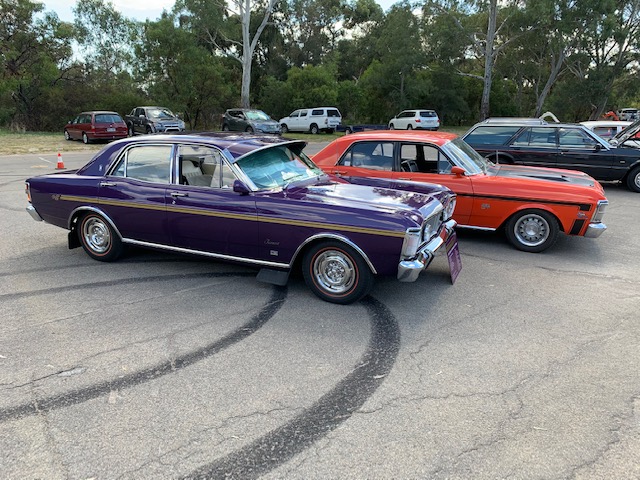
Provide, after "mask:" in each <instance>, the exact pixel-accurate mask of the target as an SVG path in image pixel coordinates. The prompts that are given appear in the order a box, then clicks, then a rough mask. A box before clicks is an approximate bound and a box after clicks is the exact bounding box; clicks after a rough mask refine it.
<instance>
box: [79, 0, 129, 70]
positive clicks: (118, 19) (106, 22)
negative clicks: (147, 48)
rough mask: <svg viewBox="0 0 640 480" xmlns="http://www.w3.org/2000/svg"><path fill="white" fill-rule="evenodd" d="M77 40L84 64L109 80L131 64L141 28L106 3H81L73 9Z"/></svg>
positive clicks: (94, 0) (85, 0) (89, 0)
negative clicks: (134, 41)
mask: <svg viewBox="0 0 640 480" xmlns="http://www.w3.org/2000/svg"><path fill="white" fill-rule="evenodd" d="M73 13H74V15H75V22H74V26H75V29H76V40H77V41H78V43H79V44H80V46H81V48H82V50H83V53H84V61H85V63H86V64H87V65H88V66H89V67H90V68H92V69H96V70H98V71H99V72H100V73H101V74H102V75H105V76H107V77H109V78H112V77H114V76H116V75H117V74H118V73H119V72H122V71H124V70H127V69H128V68H129V66H130V65H131V64H132V60H133V51H132V41H133V39H134V38H135V37H136V36H137V35H136V33H137V31H138V30H137V28H138V25H137V24H136V22H134V21H132V20H129V19H127V18H126V17H124V16H123V15H122V14H121V13H120V12H118V11H117V10H116V9H115V7H114V6H113V4H112V3H111V2H109V1H107V2H106V3H105V1H104V0H78V3H77V4H76V6H75V8H74V9H73Z"/></svg>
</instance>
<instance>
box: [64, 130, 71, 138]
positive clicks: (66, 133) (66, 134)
mask: <svg viewBox="0 0 640 480" xmlns="http://www.w3.org/2000/svg"><path fill="white" fill-rule="evenodd" d="M64 139H65V140H71V135H69V132H67V131H66V130H65V131H64Z"/></svg>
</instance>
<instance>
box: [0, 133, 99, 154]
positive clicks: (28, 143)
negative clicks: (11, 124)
mask: <svg viewBox="0 0 640 480" xmlns="http://www.w3.org/2000/svg"><path fill="white" fill-rule="evenodd" d="M103 146H104V144H95V145H85V144H84V143H82V142H69V141H67V140H65V139H64V135H63V134H62V132H60V133H51V132H25V133H13V132H9V131H7V130H0V155H24V154H28V153H57V152H60V153H62V152H74V151H75V152H77V151H87V152H94V151H96V150H99V149H100V148H102V147H103Z"/></svg>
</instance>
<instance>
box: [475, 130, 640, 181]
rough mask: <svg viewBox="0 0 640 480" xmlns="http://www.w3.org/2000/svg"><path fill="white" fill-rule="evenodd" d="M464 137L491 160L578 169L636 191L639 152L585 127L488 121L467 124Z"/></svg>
mask: <svg viewBox="0 0 640 480" xmlns="http://www.w3.org/2000/svg"><path fill="white" fill-rule="evenodd" d="M462 138H463V139H464V141H465V142H467V143H468V144H469V145H471V146H472V147H473V148H474V149H475V150H476V151H478V152H479V153H480V154H481V155H483V156H485V157H487V158H488V159H489V160H491V161H492V162H494V163H506V164H521V165H530V166H535V167H553V168H565V169H573V170H580V171H583V172H585V173H587V174H589V175H591V176H592V177H594V178H595V179H597V180H602V181H621V182H623V183H624V184H625V185H626V186H627V187H628V188H629V189H630V190H632V191H635V192H640V150H638V149H636V148H630V147H629V146H628V145H625V144H624V143H620V144H619V145H617V146H615V145H612V144H611V143H609V142H607V141H605V140H603V139H602V138H600V137H599V136H597V135H596V134H595V133H593V132H592V131H591V130H589V129H588V128H587V127H585V126H584V125H580V124H573V123H547V122H544V121H541V120H540V119H530V120H526V119H525V120H521V119H514V120H512V121H508V120H507V121H505V120H501V121H491V120H488V121H484V122H480V123H477V124H476V125H474V126H473V127H471V129H469V131H468V132H467V133H465V134H464V136H463V137H462Z"/></svg>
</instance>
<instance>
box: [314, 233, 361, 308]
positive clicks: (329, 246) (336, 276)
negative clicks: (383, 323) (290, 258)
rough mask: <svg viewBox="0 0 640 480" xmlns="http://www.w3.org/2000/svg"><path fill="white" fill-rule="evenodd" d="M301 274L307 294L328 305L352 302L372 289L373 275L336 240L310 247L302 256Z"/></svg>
mask: <svg viewBox="0 0 640 480" xmlns="http://www.w3.org/2000/svg"><path fill="white" fill-rule="evenodd" d="M302 273H303V275H304V279H305V282H306V283H307V285H308V286H309V288H310V289H311V291H312V292H313V293H315V294H316V295H317V296H318V297H320V298H321V299H323V300H326V301H328V302H331V303H340V304H348V303H353V302H355V301H357V300H359V299H361V298H362V297H364V296H365V295H366V294H367V293H368V292H369V290H370V289H371V287H372V286H373V274H372V273H371V270H370V269H369V266H368V265H367V264H366V262H365V261H364V259H363V258H362V256H361V255H360V254H359V253H358V252H356V251H355V250H354V249H353V248H351V247H350V246H348V245H346V244H343V243H341V242H337V241H325V242H321V243H318V244H316V245H314V246H313V247H311V248H310V249H309V250H308V251H307V252H306V253H305V255H304V258H303V261H302Z"/></svg>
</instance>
